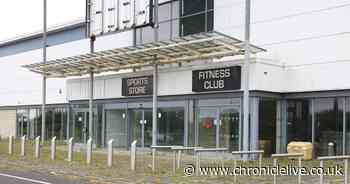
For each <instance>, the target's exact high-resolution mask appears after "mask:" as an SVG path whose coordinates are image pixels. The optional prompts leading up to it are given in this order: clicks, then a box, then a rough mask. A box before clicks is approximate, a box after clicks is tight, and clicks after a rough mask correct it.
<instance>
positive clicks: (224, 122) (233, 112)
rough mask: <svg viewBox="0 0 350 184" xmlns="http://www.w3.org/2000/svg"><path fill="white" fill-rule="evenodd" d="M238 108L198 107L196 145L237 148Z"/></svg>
mask: <svg viewBox="0 0 350 184" xmlns="http://www.w3.org/2000/svg"><path fill="white" fill-rule="evenodd" d="M239 116H240V111H239V108H232V107H227V108H226V107H215V108H214V107H213V108H200V109H199V112H198V122H197V124H198V146H201V147H209V148H215V147H216V148H219V147H221V148H228V149H229V150H230V151H231V150H235V151H236V150H238V148H239Z"/></svg>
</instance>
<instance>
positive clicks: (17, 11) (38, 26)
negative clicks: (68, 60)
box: [0, 0, 85, 40]
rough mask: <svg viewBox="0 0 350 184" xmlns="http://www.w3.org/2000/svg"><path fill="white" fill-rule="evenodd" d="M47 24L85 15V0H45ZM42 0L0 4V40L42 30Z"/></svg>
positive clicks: (14, 0) (73, 19) (11, 1)
mask: <svg viewBox="0 0 350 184" xmlns="http://www.w3.org/2000/svg"><path fill="white" fill-rule="evenodd" d="M47 3H48V24H49V26H53V25H57V24H63V23H66V22H70V21H75V20H78V19H83V18H84V16H85V0H47ZM42 11H43V0H10V1H9V0H7V1H4V0H3V1H2V2H1V6H0V23H1V29H0V40H5V39H8V38H13V37H16V36H19V35H22V34H27V33H31V32H34V31H39V30H42V25H43V24H42V22H43V20H42V19H43V12H42Z"/></svg>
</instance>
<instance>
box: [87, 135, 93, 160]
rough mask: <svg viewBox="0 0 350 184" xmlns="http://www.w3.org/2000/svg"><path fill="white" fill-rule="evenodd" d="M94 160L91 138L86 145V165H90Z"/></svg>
mask: <svg viewBox="0 0 350 184" xmlns="http://www.w3.org/2000/svg"><path fill="white" fill-rule="evenodd" d="M91 158H92V138H91V137H90V138H89V140H88V141H87V143H86V163H87V164H90V163H91Z"/></svg>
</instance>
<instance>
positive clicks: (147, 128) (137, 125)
mask: <svg viewBox="0 0 350 184" xmlns="http://www.w3.org/2000/svg"><path fill="white" fill-rule="evenodd" d="M130 114H131V118H130V119H131V124H132V130H131V131H132V140H131V141H133V140H137V142H138V146H141V147H142V148H144V147H147V146H151V145H152V111H151V110H148V109H141V110H133V111H131V113H130Z"/></svg>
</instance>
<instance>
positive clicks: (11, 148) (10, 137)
mask: <svg viewBox="0 0 350 184" xmlns="http://www.w3.org/2000/svg"><path fill="white" fill-rule="evenodd" d="M12 153H13V136H9V155H12Z"/></svg>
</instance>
